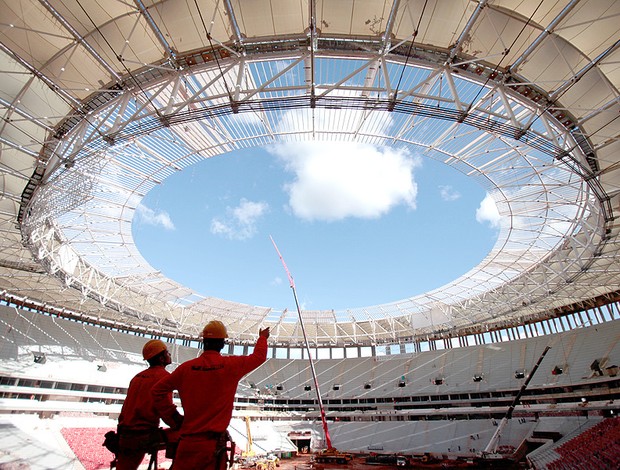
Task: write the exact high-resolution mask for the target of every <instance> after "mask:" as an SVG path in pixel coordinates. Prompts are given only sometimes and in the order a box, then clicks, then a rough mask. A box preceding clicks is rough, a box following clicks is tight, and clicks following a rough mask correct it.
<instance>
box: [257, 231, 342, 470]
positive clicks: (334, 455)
mask: <svg viewBox="0 0 620 470" xmlns="http://www.w3.org/2000/svg"><path fill="white" fill-rule="evenodd" d="M269 238H270V239H271V243H272V244H273V247H274V248H275V249H276V252H277V253H278V257H279V258H280V261H281V262H282V266H284V271H286V276H287V277H288V281H289V285H290V287H291V290H292V291H293V297H294V298H295V306H296V307H297V314H298V316H299V325H300V326H301V331H302V333H303V337H304V344H305V346H306V352H307V353H308V360H309V361H310V371H311V373H312V379H313V382H314V389H315V390H316V396H317V403H318V404H319V410H320V413H321V423H322V425H323V435H324V438H325V444H326V446H327V448H326V449H324V450H323V451H322V452H320V453H319V454H318V455H316V457H315V460H316V461H317V462H319V463H340V464H344V463H348V462H349V461H350V460H352V459H353V455H352V454H349V453H346V452H339V451H338V450H337V449H336V448H335V447H333V446H332V441H331V438H330V437H329V429H328V428H327V418H326V416H325V407H324V406H323V400H322V398H321V391H320V389H319V381H318V379H317V376H316V370H315V369H314V362H313V361H312V354H311V353H310V345H309V344H308V337H307V336H306V329H305V327H304V320H303V318H302V316H301V309H300V308H299V300H298V299H297V291H296V289H295V281H294V280H293V276H292V275H291V273H290V271H289V270H288V267H287V266H286V263H285V262H284V258H283V257H282V255H281V254H280V250H278V246H277V245H276V242H275V241H274V240H273V238H272V237H271V236H269Z"/></svg>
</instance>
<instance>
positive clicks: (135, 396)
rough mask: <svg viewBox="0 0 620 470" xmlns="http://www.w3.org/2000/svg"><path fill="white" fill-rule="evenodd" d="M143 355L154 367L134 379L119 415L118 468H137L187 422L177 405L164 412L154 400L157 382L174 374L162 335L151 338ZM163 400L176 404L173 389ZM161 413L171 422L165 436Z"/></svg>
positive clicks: (151, 366) (164, 418)
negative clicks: (168, 369) (161, 426)
mask: <svg viewBox="0 0 620 470" xmlns="http://www.w3.org/2000/svg"><path fill="white" fill-rule="evenodd" d="M142 357H143V358H144V359H145V360H146V361H147V362H148V363H149V366H150V367H149V368H148V369H146V370H143V371H142V372H140V373H139V374H137V375H136V376H135V377H134V378H133V379H131V382H130V383H129V389H128V390H127V397H126V398H125V402H124V403H123V407H122V409H121V414H120V415H119V417H118V428H117V432H118V439H119V451H118V453H117V455H116V469H117V470H135V469H137V468H138V467H139V465H140V464H141V463H142V460H143V459H144V456H145V455H146V454H147V453H152V452H153V451H156V449H158V448H159V447H161V444H162V442H165V441H166V440H172V439H175V438H174V436H173V433H174V430H175V429H178V428H180V427H181V424H182V422H183V416H182V415H181V414H180V413H179V412H178V411H177V410H176V407H175V409H174V410H173V411H170V412H169V413H168V414H167V415H165V416H163V415H160V414H159V413H158V412H157V411H156V410H155V406H154V404H153V396H152V395H151V389H152V387H153V385H155V384H156V383H157V382H159V380H160V379H162V378H163V377H167V376H169V375H170V373H169V372H168V371H166V366H168V365H169V364H171V363H172V359H171V357H170V353H169V352H168V348H167V347H166V345H165V343H164V342H163V341H160V340H158V339H152V340H150V341H147V343H146V344H145V345H144V347H143V348H142ZM162 400H163V401H165V402H167V403H168V405H169V407H171V406H174V405H173V404H172V393H168V394H167V395H165V396H164V397H162ZM160 417H161V418H162V419H163V420H164V422H165V423H166V424H167V425H168V426H170V430H166V434H169V435H168V436H164V435H163V434H162V432H163V430H161V429H160V428H159V420H160ZM176 439H178V436H177V437H176Z"/></svg>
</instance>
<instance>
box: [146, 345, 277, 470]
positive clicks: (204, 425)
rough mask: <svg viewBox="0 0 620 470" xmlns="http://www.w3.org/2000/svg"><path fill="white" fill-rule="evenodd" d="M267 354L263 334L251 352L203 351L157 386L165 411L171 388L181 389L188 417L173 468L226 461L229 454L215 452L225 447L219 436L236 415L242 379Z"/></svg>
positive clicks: (196, 469)
mask: <svg viewBox="0 0 620 470" xmlns="http://www.w3.org/2000/svg"><path fill="white" fill-rule="evenodd" d="M266 359H267V339H266V338H261V337H259V338H258V341H257V342H256V346H255V347H254V351H253V352H252V354H250V355H248V356H222V355H221V354H220V352H219V351H204V352H203V353H202V355H201V356H200V357H197V358H196V359H192V360H190V361H187V362H184V363H183V364H181V365H180V366H179V367H178V368H177V369H176V370H175V371H174V372H172V374H170V375H169V376H168V377H165V378H163V379H162V380H161V381H159V382H158V383H157V384H156V385H155V387H153V396H154V398H155V406H156V407H157V409H158V411H160V412H161V413H162V414H163V415H169V414H170V413H171V412H172V411H173V410H172V409H171V405H170V402H169V401H168V400H167V399H166V397H167V396H168V394H169V393H170V392H172V391H173V390H178V391H179V396H180V397H181V404H182V405H183V415H184V421H183V425H182V426H181V430H180V433H181V440H180V442H179V447H178V449H177V452H176V457H175V459H174V464H173V468H174V470H201V469H216V470H219V469H221V468H223V467H225V462H226V456H224V455H221V454H218V455H216V453H217V452H218V451H221V448H222V446H221V444H222V439H221V438H220V436H222V435H223V434H224V433H225V432H226V429H227V428H228V425H229V424H230V419H231V418H232V411H233V405H234V400H235V393H236V391H237V385H238V384H239V381H240V380H241V378H242V377H243V376H244V375H246V374H247V373H248V372H251V371H252V370H254V369H256V368H257V367H258V366H260V365H261V364H262V363H263V362H265V360H266ZM172 407H174V409H176V407H175V406H174V405H172ZM218 440H219V441H220V442H219V445H218Z"/></svg>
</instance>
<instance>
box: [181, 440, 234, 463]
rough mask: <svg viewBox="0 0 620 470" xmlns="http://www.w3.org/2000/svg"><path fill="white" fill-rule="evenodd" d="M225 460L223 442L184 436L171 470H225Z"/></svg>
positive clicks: (226, 456)
mask: <svg viewBox="0 0 620 470" xmlns="http://www.w3.org/2000/svg"><path fill="white" fill-rule="evenodd" d="M227 460H228V454H227V452H226V441H225V440H223V439H219V440H218V439H209V438H205V437H199V436H189V437H185V436H184V437H182V438H181V441H180V442H179V447H178V448H177V452H176V456H175V458H174V463H173V464H172V467H171V470H226V465H227Z"/></svg>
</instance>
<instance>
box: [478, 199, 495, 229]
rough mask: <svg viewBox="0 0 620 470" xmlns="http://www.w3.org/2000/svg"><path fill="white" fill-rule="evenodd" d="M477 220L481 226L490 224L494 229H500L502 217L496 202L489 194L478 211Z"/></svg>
mask: <svg viewBox="0 0 620 470" xmlns="http://www.w3.org/2000/svg"><path fill="white" fill-rule="evenodd" d="M476 220H477V221H478V222H480V223H481V224H483V223H488V224H489V225H490V226H491V227H493V228H499V225H500V221H501V216H500V214H499V211H498V210H497V206H496V205H495V200H494V199H493V197H492V196H491V195H490V194H489V193H487V195H486V196H485V197H484V199H483V200H482V202H480V206H479V207H478V209H476Z"/></svg>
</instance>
